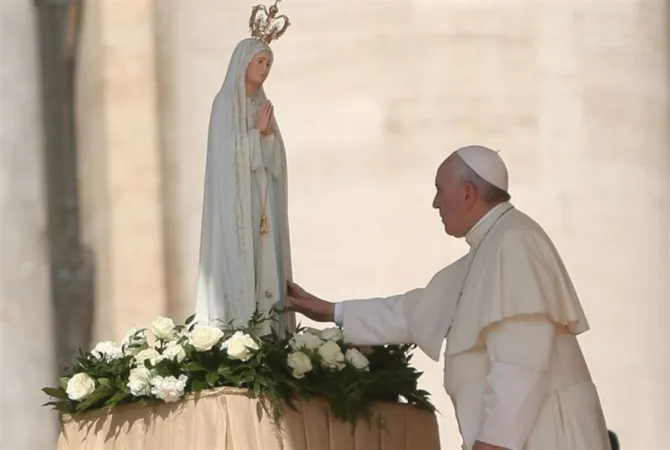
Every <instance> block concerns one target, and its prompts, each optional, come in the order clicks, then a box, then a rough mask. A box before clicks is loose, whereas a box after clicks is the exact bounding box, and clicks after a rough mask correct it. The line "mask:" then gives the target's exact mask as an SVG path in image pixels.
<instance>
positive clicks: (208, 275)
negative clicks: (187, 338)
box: [195, 38, 271, 325]
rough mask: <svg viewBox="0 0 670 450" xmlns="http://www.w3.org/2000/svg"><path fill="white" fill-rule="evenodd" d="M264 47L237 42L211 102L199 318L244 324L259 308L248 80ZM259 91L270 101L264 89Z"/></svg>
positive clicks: (259, 43)
mask: <svg viewBox="0 0 670 450" xmlns="http://www.w3.org/2000/svg"><path fill="white" fill-rule="evenodd" d="M263 50H265V51H268V52H271V50H270V47H269V46H268V45H266V44H265V43H264V42H262V41H260V40H258V39H254V38H247V39H244V40H242V41H240V42H239V43H238V44H237V46H236V47H235V50H234V51H233V54H232V56H231V58H230V62H229V65H228V71H227V73H226V78H225V80H224V81H223V86H222V87H221V89H220V90H219V92H218V94H217V95H216V97H215V98H214V103H213V105H212V113H211V116H210V122H209V132H208V137H207V163H206V168H205V189H204V199H203V207H202V227H201V236H200V261H199V269H198V286H197V297H196V308H195V309H196V311H195V314H196V317H195V320H196V321H198V322H203V323H209V322H211V321H214V320H217V319H221V320H223V321H225V322H228V321H230V320H231V319H233V318H236V319H243V320H239V321H236V322H235V324H236V325H245V324H246V320H248V318H249V317H251V315H252V314H253V312H254V309H255V303H256V292H255V273H254V257H253V234H252V233H253V231H252V226H253V225H252V223H251V170H250V153H251V143H250V142H249V134H248V130H247V110H246V83H245V78H246V70H247V67H248V65H249V63H250V62H251V60H252V59H253V57H254V55H256V54H257V53H259V52H261V51H263ZM258 95H259V96H260V98H262V99H263V100H265V98H266V97H265V93H264V92H263V89H262V87H261V88H260V92H259V93H258Z"/></svg>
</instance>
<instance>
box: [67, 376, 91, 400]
mask: <svg viewBox="0 0 670 450" xmlns="http://www.w3.org/2000/svg"><path fill="white" fill-rule="evenodd" d="M93 391H95V380H94V379H93V378H91V377H90V376H89V375H88V374H85V373H83V372H81V373H77V374H75V375H74V376H73V377H72V378H70V379H69V380H67V387H66V389H65V392H67V396H68V397H70V400H82V399H84V398H86V397H88V396H89V395H91V394H92V393H93Z"/></svg>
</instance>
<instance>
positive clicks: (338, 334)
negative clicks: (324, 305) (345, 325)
mask: <svg viewBox="0 0 670 450" xmlns="http://www.w3.org/2000/svg"><path fill="white" fill-rule="evenodd" d="M342 337H343V335H342V330H340V329H339V328H337V327H332V328H326V329H325V330H323V331H322V332H321V339H323V340H324V341H339V340H342Z"/></svg>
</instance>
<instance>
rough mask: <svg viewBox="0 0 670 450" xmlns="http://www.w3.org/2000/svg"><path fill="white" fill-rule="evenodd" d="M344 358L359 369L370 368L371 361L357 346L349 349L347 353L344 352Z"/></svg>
mask: <svg viewBox="0 0 670 450" xmlns="http://www.w3.org/2000/svg"><path fill="white" fill-rule="evenodd" d="M344 359H345V361H346V362H348V363H349V364H351V365H352V366H354V367H355V368H357V369H363V370H370V361H368V359H367V358H366V357H365V355H363V353H361V352H359V351H358V350H356V349H355V348H350V349H349V350H347V353H345V354H344Z"/></svg>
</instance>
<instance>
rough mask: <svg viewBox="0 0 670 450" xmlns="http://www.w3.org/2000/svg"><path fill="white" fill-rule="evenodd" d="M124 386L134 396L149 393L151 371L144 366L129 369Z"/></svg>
mask: <svg viewBox="0 0 670 450" xmlns="http://www.w3.org/2000/svg"><path fill="white" fill-rule="evenodd" d="M126 386H128V389H130V393H131V394H133V395H134V396H135V397H139V396H142V395H149V394H151V372H150V371H149V369H147V368H146V367H137V368H135V369H133V370H131V371H130V376H129V377H128V384H126Z"/></svg>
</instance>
